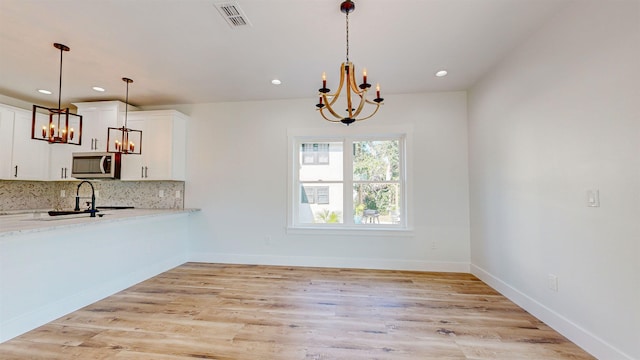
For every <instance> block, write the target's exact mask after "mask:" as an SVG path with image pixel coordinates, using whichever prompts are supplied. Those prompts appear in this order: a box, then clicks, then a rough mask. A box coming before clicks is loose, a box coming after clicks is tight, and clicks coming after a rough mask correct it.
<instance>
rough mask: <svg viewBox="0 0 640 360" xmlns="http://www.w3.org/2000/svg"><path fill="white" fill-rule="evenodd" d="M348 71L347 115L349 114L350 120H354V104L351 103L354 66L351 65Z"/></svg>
mask: <svg viewBox="0 0 640 360" xmlns="http://www.w3.org/2000/svg"><path fill="white" fill-rule="evenodd" d="M347 71H348V72H349V73H348V74H347V86H346V89H345V90H346V93H347V114H349V118H350V119H353V116H354V115H353V104H352V102H351V84H353V81H352V78H353V69H352V66H351V65H350V66H349V68H348V69H347Z"/></svg>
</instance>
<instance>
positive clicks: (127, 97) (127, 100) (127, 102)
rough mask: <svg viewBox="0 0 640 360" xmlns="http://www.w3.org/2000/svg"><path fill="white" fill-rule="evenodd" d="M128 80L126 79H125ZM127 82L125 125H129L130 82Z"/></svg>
mask: <svg viewBox="0 0 640 360" xmlns="http://www.w3.org/2000/svg"><path fill="white" fill-rule="evenodd" d="M125 81H126V80H125ZM126 82H127V96H126V98H125V100H124V127H125V128H126V127H127V115H128V112H129V82H128V81H126Z"/></svg>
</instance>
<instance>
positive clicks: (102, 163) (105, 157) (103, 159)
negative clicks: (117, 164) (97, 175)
mask: <svg viewBox="0 0 640 360" xmlns="http://www.w3.org/2000/svg"><path fill="white" fill-rule="evenodd" d="M106 162H107V156H106V155H105V156H103V157H102V159H100V172H101V173H103V174H106V173H107V172H106V171H105V169H104V165H105V163H106Z"/></svg>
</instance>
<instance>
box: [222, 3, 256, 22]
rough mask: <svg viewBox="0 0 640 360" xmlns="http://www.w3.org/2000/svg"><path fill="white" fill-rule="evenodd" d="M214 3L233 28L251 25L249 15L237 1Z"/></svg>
mask: <svg viewBox="0 0 640 360" xmlns="http://www.w3.org/2000/svg"><path fill="white" fill-rule="evenodd" d="M214 5H215V7H216V9H218V11H219V12H220V15H222V17H223V18H224V19H225V20H226V21H227V24H229V26H231V27H232V28H237V27H244V26H251V23H250V22H249V19H247V15H245V14H244V12H243V11H242V9H240V5H239V4H238V3H237V2H224V3H217V4H214Z"/></svg>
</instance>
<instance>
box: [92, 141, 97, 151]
mask: <svg viewBox="0 0 640 360" xmlns="http://www.w3.org/2000/svg"><path fill="white" fill-rule="evenodd" d="M93 140H94V141H95V145H94V146H93V150H98V139H93Z"/></svg>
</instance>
